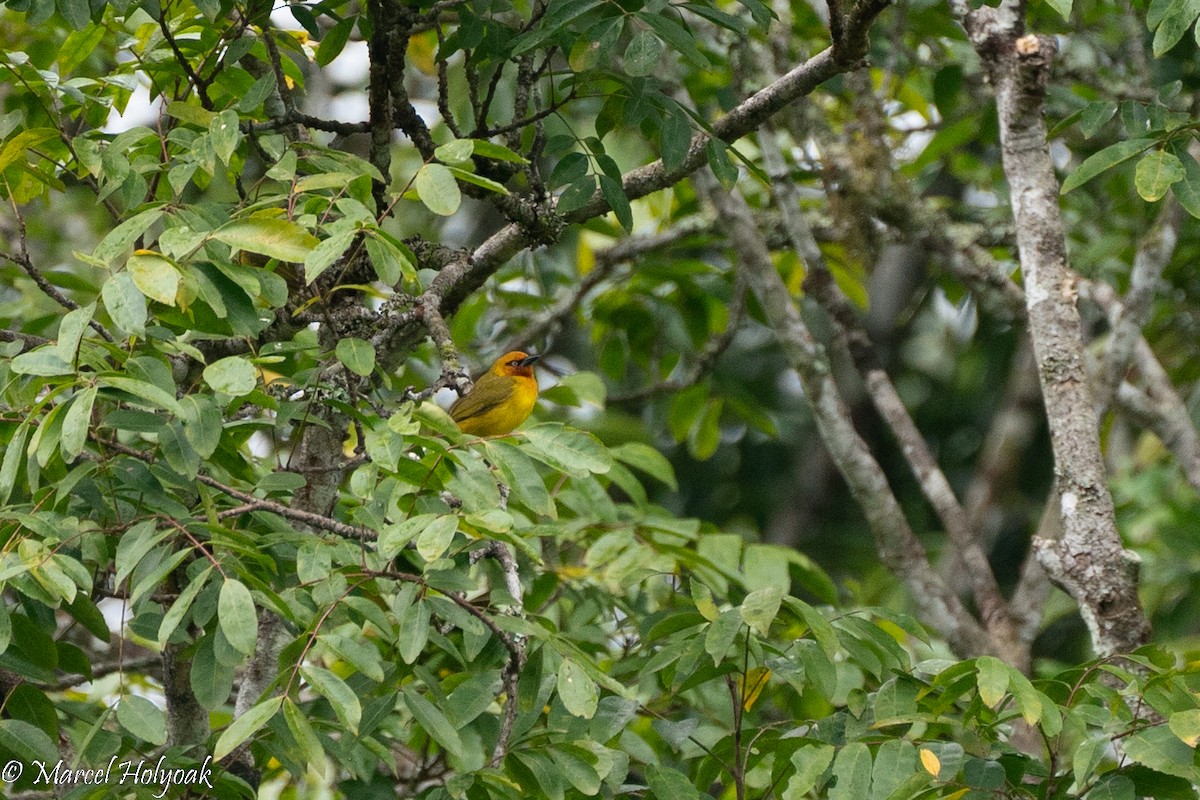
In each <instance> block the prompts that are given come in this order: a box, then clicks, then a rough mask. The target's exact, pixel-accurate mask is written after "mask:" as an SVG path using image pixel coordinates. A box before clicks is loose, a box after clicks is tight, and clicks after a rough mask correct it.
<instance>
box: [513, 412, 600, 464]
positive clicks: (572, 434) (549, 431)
mask: <svg viewBox="0 0 1200 800" xmlns="http://www.w3.org/2000/svg"><path fill="white" fill-rule="evenodd" d="M524 435H525V437H526V439H527V440H528V444H527V445H526V446H525V448H523V449H524V450H525V451H526V452H527V453H528V454H529V455H531V456H533V458H535V459H537V460H538V461H541V462H542V463H544V464H547V465H549V466H551V467H553V468H554V469H557V470H559V471H561V472H565V473H567V474H568V475H571V476H573V477H577V478H582V477H584V476H586V475H587V474H588V473H596V474H604V473H605V472H608V470H609V468H610V467H611V466H612V456H610V455H609V453H608V451H607V450H605V449H604V445H602V444H600V440H599V439H597V438H596V437H595V436H593V435H592V434H590V433H585V432H584V431H577V430H573V429H571V428H567V427H566V426H564V425H562V424H561V423H558V422H547V423H543V424H541V425H534V426H533V427H531V428H526V429H525V430H524Z"/></svg>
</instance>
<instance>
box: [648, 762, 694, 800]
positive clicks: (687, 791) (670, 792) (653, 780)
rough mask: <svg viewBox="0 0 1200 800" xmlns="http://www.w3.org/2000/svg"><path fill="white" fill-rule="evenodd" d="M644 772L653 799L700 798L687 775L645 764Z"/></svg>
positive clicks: (668, 768) (679, 799)
mask: <svg viewBox="0 0 1200 800" xmlns="http://www.w3.org/2000/svg"><path fill="white" fill-rule="evenodd" d="M644 772H645V775H646V783H648V784H650V791H651V792H652V794H653V797H654V800H700V798H701V797H702V795H701V794H700V791H699V790H698V789H697V788H696V787H695V786H693V785H692V782H691V781H689V780H688V779H687V776H686V775H684V774H683V773H682V772H679V771H678V770H675V769H671V768H670V767H661V766H659V765H657V764H647V765H646V768H645V770H644Z"/></svg>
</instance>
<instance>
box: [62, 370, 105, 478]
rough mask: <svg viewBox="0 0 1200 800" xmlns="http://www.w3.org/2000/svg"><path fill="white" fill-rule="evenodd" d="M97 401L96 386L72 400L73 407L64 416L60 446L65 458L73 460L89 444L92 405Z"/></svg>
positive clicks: (85, 390)
mask: <svg viewBox="0 0 1200 800" xmlns="http://www.w3.org/2000/svg"><path fill="white" fill-rule="evenodd" d="M95 402H96V387H95V386H89V387H87V388H86V389H84V390H83V391H81V392H80V393H79V394H77V395H75V397H74V398H72V400H71V407H70V408H68V409H67V413H66V416H65V417H63V427H62V438H61V439H60V440H59V447H60V448H61V450H62V454H63V459H64V460H66V461H73V460H74V459H75V457H76V456H78V455H79V454H80V453H82V452H83V448H84V445H86V444H87V435H88V428H89V426H90V425H91V423H92V407H93V405H95Z"/></svg>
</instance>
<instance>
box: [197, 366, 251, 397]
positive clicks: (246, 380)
mask: <svg viewBox="0 0 1200 800" xmlns="http://www.w3.org/2000/svg"><path fill="white" fill-rule="evenodd" d="M203 374H204V382H205V383H207V384H208V385H209V386H211V387H212V389H213V391H215V392H221V393H223V394H228V395H232V396H233V397H241V396H242V395H246V394H249V393H250V392H252V391H254V388H255V387H256V386H258V373H257V371H256V370H255V369H254V365H253V364H251V363H250V362H249V361H247V360H246V359H244V358H242V357H241V356H226V357H225V358H222V359H220V360H218V361H214V362H213V363H211V364H209V365H208V366H207V367H205V368H204V373H203Z"/></svg>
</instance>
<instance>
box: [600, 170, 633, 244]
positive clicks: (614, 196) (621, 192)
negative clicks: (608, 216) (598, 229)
mask: <svg viewBox="0 0 1200 800" xmlns="http://www.w3.org/2000/svg"><path fill="white" fill-rule="evenodd" d="M600 193H601V194H602V195H604V199H605V201H606V202H607V203H608V205H609V206H610V207H611V208H612V210H613V214H615V215H616V217H617V222H619V223H621V227H622V228H624V229H625V230H626V231H628V232H630V233H632V232H633V210H632V208H631V207H630V205H629V198H628V197H627V196H626V195H625V187H624V186H622V185H621V182H620V181H618V180H614V179H613V178H611V177H609V176H608V175H601V176H600Z"/></svg>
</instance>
